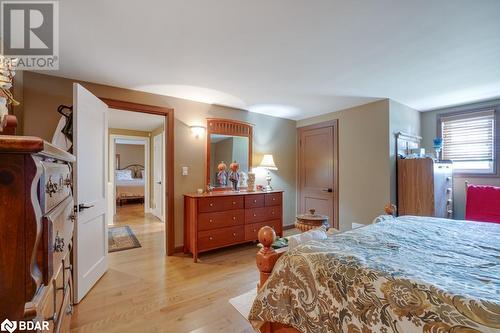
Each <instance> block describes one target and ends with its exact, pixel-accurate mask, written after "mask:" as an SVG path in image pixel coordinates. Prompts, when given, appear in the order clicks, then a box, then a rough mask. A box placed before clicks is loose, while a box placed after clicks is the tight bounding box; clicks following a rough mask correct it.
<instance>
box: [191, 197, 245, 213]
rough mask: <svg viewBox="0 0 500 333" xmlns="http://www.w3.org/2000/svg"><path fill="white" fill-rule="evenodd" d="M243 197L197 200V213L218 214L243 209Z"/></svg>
mask: <svg viewBox="0 0 500 333" xmlns="http://www.w3.org/2000/svg"><path fill="white" fill-rule="evenodd" d="M243 203H244V198H243V196H228V197H212V198H200V199H199V200H198V212H200V213H209V212H220V211H224V210H231V209H243V207H244V205H243Z"/></svg>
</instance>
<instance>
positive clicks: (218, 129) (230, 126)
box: [205, 118, 253, 191]
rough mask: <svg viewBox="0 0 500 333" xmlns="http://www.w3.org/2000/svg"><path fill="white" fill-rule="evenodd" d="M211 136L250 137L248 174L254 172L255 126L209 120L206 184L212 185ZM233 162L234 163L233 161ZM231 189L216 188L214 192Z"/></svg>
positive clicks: (216, 119) (229, 121)
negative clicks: (253, 147) (253, 146)
mask: <svg viewBox="0 0 500 333" xmlns="http://www.w3.org/2000/svg"><path fill="white" fill-rule="evenodd" d="M210 134H222V135H233V136H244V137H248V169H249V170H248V172H250V171H251V170H252V166H253V164H252V145H253V125H252V124H250V123H246V122H243V121H237V120H230V119H219V118H207V158H206V163H207V164H206V169H207V172H206V178H205V184H206V185H207V186H208V185H210ZM231 162H232V161H231ZM230 189H231V187H215V188H214V189H213V190H214V191H227V190H230Z"/></svg>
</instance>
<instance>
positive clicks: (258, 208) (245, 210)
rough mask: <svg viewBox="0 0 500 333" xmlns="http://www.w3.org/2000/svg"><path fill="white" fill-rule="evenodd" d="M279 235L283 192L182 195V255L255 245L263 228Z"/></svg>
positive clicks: (280, 231) (281, 220) (220, 192)
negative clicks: (272, 229)
mask: <svg viewBox="0 0 500 333" xmlns="http://www.w3.org/2000/svg"><path fill="white" fill-rule="evenodd" d="M266 225H267V226H271V227H273V228H274V230H275V231H276V233H277V234H278V235H282V226H283V191H271V192H244V191H242V192H229V191H227V192H226V191H214V192H211V193H204V194H185V195H184V252H185V253H192V254H193V259H194V261H195V262H196V261H197V260H198V254H199V253H200V252H205V251H209V250H213V249H217V248H221V247H225V246H230V245H234V244H239V243H244V242H249V241H256V240H257V233H258V232H259V229H260V228H261V227H263V226H266Z"/></svg>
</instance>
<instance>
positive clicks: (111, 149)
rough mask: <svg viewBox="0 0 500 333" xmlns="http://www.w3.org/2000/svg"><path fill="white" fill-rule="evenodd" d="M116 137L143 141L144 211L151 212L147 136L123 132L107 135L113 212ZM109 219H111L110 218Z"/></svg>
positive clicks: (114, 202) (114, 200)
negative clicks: (124, 133)
mask: <svg viewBox="0 0 500 333" xmlns="http://www.w3.org/2000/svg"><path fill="white" fill-rule="evenodd" d="M116 139H125V140H126V139H129V140H134V141H142V142H143V143H144V213H150V212H151V208H150V206H151V203H150V199H149V183H150V181H149V179H150V178H149V177H150V174H149V171H150V161H149V140H150V137H148V136H139V135H123V134H111V135H109V142H108V144H109V163H108V164H109V182H110V183H111V188H112V189H113V207H114V209H113V214H114V215H116V186H115V161H116V147H115V145H116V143H115V142H116ZM110 221H111V219H110Z"/></svg>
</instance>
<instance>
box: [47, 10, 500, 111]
mask: <svg viewBox="0 0 500 333" xmlns="http://www.w3.org/2000/svg"><path fill="white" fill-rule="evenodd" d="M499 15H500V1H499V0H480V1H477V0H439V1H436V0H371V1H366V0H349V1H345V0H314V1H307V0H254V1H248V0H212V1H208V0H190V1H182V0H177V1H173V0H168V1H166V0H151V1H137V0H133V1H131V0H121V1H111V0H85V1H69V0H63V1H60V70H59V72H57V73H56V75H60V76H64V77H69V78H77V79H82V80H88V81H93V82H99V83H103V84H109V85H115V86H120V87H126V88H130V89H136V90H142V91H148V92H153V93H159V94H164V95H170V96H176V97H182V98H187V99H192V100H197V101H201V102H208V103H214V104H222V105H228V106H233V107H237V108H242V109H246V110H250V111H254V112H260V113H266V114H271V115H276V116H281V117H285V118H290V119H302V118H307V117H310V116H314V115H318V114H322V113H327V112H331V111H335V110H339V109H343V108H346V107H350V106H355V105H360V104H364V103H366V102H369V101H373V100H376V99H379V98H392V99H394V100H396V101H399V102H401V103H404V104H407V105H409V106H411V107H413V108H416V109H418V110H429V109H433V108H438V107H442V106H448V105H453V104H461V103H465V102H471V101H476V100H483V99H488V98H493V97H498V96H500V19H499Z"/></svg>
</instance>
